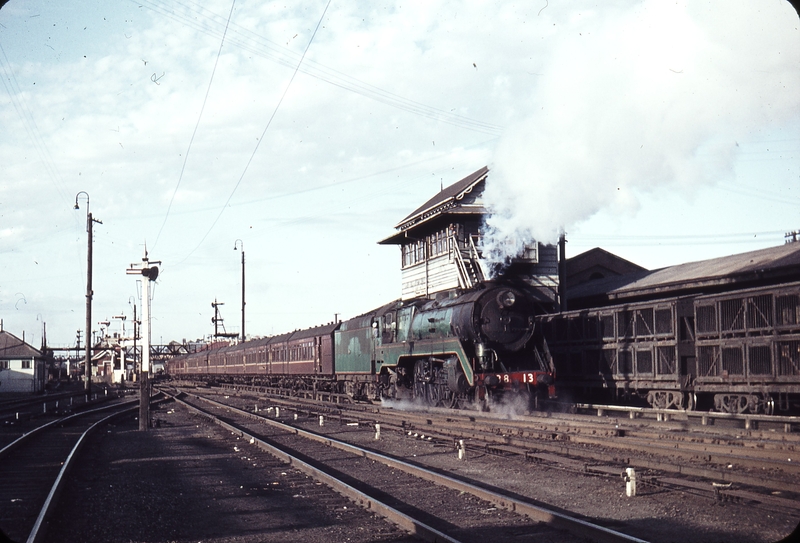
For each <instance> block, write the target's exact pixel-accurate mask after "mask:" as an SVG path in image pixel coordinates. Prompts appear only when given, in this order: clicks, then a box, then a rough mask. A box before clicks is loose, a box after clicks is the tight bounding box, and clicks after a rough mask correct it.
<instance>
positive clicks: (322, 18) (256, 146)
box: [182, 0, 331, 262]
mask: <svg viewBox="0 0 800 543" xmlns="http://www.w3.org/2000/svg"><path fill="white" fill-rule="evenodd" d="M330 5H331V0H328V3H327V4H325V9H324V10H323V11H322V15H321V16H320V18H319V22H317V26H316V28H315V29H314V32H313V33H312V34H311V38H310V39H309V40H308V44H307V45H306V48H305V50H304V51H303V54H302V56H301V57H300V60H299V61H298V63H297V67H296V68H295V70H294V73H292V77H291V78H290V79H289V82H288V83H287V84H286V88H285V89H284V90H283V94H281V97H280V99H279V100H278V103H277V104H276V105H275V108H274V110H273V111H272V115H270V117H269V120H268V121H267V124H266V126H265V127H264V130H263V131H262V132H261V137H259V138H258V139H257V140H256V144H255V147H254V148H253V152H252V153H250V158H249V159H248V160H247V163H246V164H245V166H244V169H243V170H242V174H241V175H240V176H239V179H238V181H236V185H234V187H233V190H232V191H231V193H230V194H229V195H228V199H227V200H226V201H225V203H224V204H223V205H222V207H221V208H220V210H219V213H218V214H217V217H216V218H215V219H214V222H213V223H212V224H211V226H210V227H209V229H208V231H206V233H205V235H203V238H202V239H201V240H200V242H199V243H198V244H197V246H196V247H195V248H194V249H192V251H191V252H190V253H189V254H188V255H186V257H185V258H184V259H183V260H182V262H185V261H186V260H187V259H188V258H189V257H190V256H191V255H192V254H193V253H194V252H195V251H196V250H197V249H199V248H200V246H201V245H202V244H203V242H204V241H205V240H206V238H207V237H208V235H209V234H210V233H211V231H212V230H213V229H214V227H215V226H216V225H217V223H218V222H219V219H220V217H222V214H223V213H224V212H225V208H226V207H228V204H229V203H230V201H231V198H233V195H234V194H235V193H236V190H237V189H238V188H239V185H240V184H241V183H242V179H244V176H245V174H246V173H247V170H248V169H249V167H250V164H251V163H252V162H253V158H254V157H255V156H256V152H258V148H259V146H260V145H261V142H262V141H263V140H264V136H265V135H266V133H267V130H269V127H270V126H271V125H272V121H273V119H275V116H276V115H277V114H278V110H279V109H280V107H281V104H282V103H283V100H284V98H285V97H286V94H287V93H288V92H289V88H290V87H291V86H292V82H293V81H294V78H295V77H296V76H297V73H298V72H299V70H300V66H301V64H302V63H303V59H304V58H305V57H306V53H308V50H309V49H310V48H311V44H312V43H313V42H314V38H315V37H316V35H317V32H318V31H319V27H320V26H321V25H322V21H323V20H324V19H325V14H326V13H327V12H328V7H330Z"/></svg>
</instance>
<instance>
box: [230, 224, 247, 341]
mask: <svg viewBox="0 0 800 543" xmlns="http://www.w3.org/2000/svg"><path fill="white" fill-rule="evenodd" d="M237 243H238V244H239V245H240V246H241V247H242V341H243V342H244V340H245V337H246V336H245V335H244V242H243V241H242V240H240V239H237V240H236V241H234V242H233V250H234V251H235V250H236V244H237Z"/></svg>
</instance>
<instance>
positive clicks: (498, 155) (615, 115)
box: [484, 0, 800, 267]
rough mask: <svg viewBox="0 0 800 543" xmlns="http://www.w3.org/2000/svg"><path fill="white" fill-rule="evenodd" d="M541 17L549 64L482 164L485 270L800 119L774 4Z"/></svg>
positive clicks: (782, 24)
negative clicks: (548, 30)
mask: <svg viewBox="0 0 800 543" xmlns="http://www.w3.org/2000/svg"><path fill="white" fill-rule="evenodd" d="M551 8H552V6H551ZM546 14H548V10H545V11H544V12H542V14H541V16H542V17H545V16H546ZM549 15H550V16H551V17H553V20H551V21H550V22H551V23H552V24H553V25H555V28H558V30H557V31H554V33H553V34H552V35H551V36H549V37H547V38H546V40H543V47H546V48H547V49H548V50H549V51H550V52H551V54H549V55H548V56H547V57H546V60H545V61H544V63H543V65H542V67H541V69H540V70H538V73H539V74H541V76H540V77H538V79H537V80H536V81H537V83H536V84H535V85H534V86H533V87H532V88H531V94H530V97H529V100H528V102H527V104H524V105H522V106H521V107H524V108H525V111H522V112H520V115H519V118H520V119H521V120H520V122H518V123H516V124H515V125H513V126H511V127H509V129H508V130H507V131H506V133H505V134H504V135H503V137H502V138H501V141H500V142H499V144H498V146H497V148H496V150H495V156H494V163H493V164H492V165H491V166H490V168H491V173H490V182H489V183H487V187H486V192H485V194H484V198H485V201H486V204H487V206H488V208H489V210H490V211H491V216H490V218H489V219H488V220H487V224H486V236H485V240H484V255H486V257H487V259H488V260H489V264H490V266H492V267H496V265H497V264H498V263H502V262H504V261H506V260H507V259H508V258H510V257H513V256H516V254H517V253H518V252H519V251H520V249H521V247H522V245H523V243H525V242H529V241H530V240H531V239H537V240H539V241H542V242H547V243H553V242H555V241H556V240H557V238H558V234H559V231H560V230H561V229H562V228H563V229H566V230H569V228H570V227H571V226H574V225H576V224H578V223H580V222H581V221H584V220H586V219H588V218H590V217H591V216H592V215H594V214H595V213H597V212H598V211H600V210H603V209H606V210H609V211H612V212H616V213H632V212H635V211H636V209H637V208H638V205H639V200H638V199H639V196H640V195H642V194H643V193H646V192H648V191H652V190H655V189H657V188H671V189H675V190H678V191H680V192H682V193H685V194H687V195H688V194H691V192H692V191H693V189H694V188H696V187H697V186H698V185H700V184H710V183H714V182H716V181H718V180H720V179H723V178H725V177H727V176H730V175H731V173H732V167H733V161H734V159H735V158H736V149H737V143H736V142H737V140H738V141H747V140H748V139H750V138H752V137H753V135H754V134H755V133H757V132H758V131H759V130H760V129H763V128H764V127H766V126H769V125H770V124H773V123H779V122H781V121H784V122H785V121H786V120H787V119H793V120H794V121H796V120H797V116H798V114H800V32H798V16H797V13H796V12H795V11H794V9H793V8H792V7H791V5H790V4H789V3H788V2H770V1H751V0H740V1H733V2H732V1H729V0H715V1H712V2H703V3H702V5H701V3H700V2H678V3H673V2H663V1H645V2H641V3H640V2H635V3H634V2H630V7H629V8H628V9H627V10H625V11H623V10H621V9H620V8H619V6H617V7H611V5H609V7H606V5H603V7H601V8H598V9H597V11H596V12H583V13H581V14H580V15H579V16H578V15H577V14H575V13H572V16H573V17H572V18H571V19H570V20H556V18H557V17H559V14H558V13H557V12H556V10H552V9H551V10H549ZM531 54H532V55H535V54H536V52H534V51H532V52H531Z"/></svg>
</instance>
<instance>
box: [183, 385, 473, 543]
mask: <svg viewBox="0 0 800 543" xmlns="http://www.w3.org/2000/svg"><path fill="white" fill-rule="evenodd" d="M172 397H173V398H174V400H175V401H176V402H179V403H180V404H182V405H184V406H186V407H187V408H188V409H189V410H191V411H193V412H195V413H197V414H199V415H202V416H204V417H207V418H208V419H210V420H211V421H213V422H214V423H215V424H218V425H220V426H221V427H223V428H225V429H226V430H228V431H229V432H232V433H234V434H236V435H239V436H241V437H244V438H248V439H250V441H251V442H252V443H253V444H255V445H257V446H258V447H259V448H260V449H262V450H264V451H267V452H268V453H269V454H271V455H273V456H275V457H277V458H279V459H281V460H283V461H284V462H286V463H287V464H289V465H291V466H293V467H295V468H296V469H298V470H300V471H302V472H303V473H305V474H307V475H309V476H311V477H313V478H315V479H317V480H319V481H321V482H323V483H325V484H326V485H328V486H329V487H331V488H333V489H334V490H336V491H337V492H339V493H340V494H342V495H343V496H345V497H347V498H349V499H350V500H352V501H353V502H354V503H356V504H357V505H359V506H361V507H363V508H365V509H368V510H370V511H373V512H374V513H376V514H378V515H380V516H382V517H384V518H386V519H388V520H389V521H391V522H393V523H394V524H396V525H398V526H400V527H401V528H403V529H404V530H406V531H407V532H409V533H411V534H413V535H415V536H417V537H419V538H421V539H423V540H425V541H429V542H431V543H460V542H459V540H457V539H454V538H452V537H450V536H449V535H447V534H445V533H443V532H440V531H439V530H436V529H435V528H433V527H431V526H428V525H427V524H425V523H423V522H421V521H419V520H417V519H415V518H413V517H411V516H409V515H406V514H405V513H402V512H400V511H398V510H397V509H394V508H393V507H391V506H389V505H387V504H385V503H383V502H381V501H379V500H377V499H375V498H373V497H372V496H370V495H368V494H366V493H364V492H362V491H360V490H358V489H356V488H354V487H352V486H350V485H348V484H347V483H344V482H343V481H340V480H339V479H337V478H335V477H333V476H332V475H329V474H327V473H325V472H324V471H321V470H319V469H317V468H315V467H313V466H311V465H310V464H308V463H306V462H304V461H302V460H300V459H299V458H296V457H294V456H292V455H291V454H289V453H287V452H285V451H283V450H281V449H279V448H277V447H275V446H274V445H271V444H269V443H267V442H266V441H263V440H262V439H259V438H258V437H257V436H254V435H252V434H250V433H249V432H247V431H246V430H244V429H242V428H239V427H237V426H235V425H232V424H229V423H227V422H225V421H223V420H220V419H219V418H218V417H216V416H214V415H213V414H212V413H209V412H207V411H204V410H202V409H200V408H199V407H196V406H194V405H192V404H190V403H188V402H185V401H183V400H181V399H180V398H178V397H177V395H174V396H172ZM195 397H196V398H198V399H201V400H204V399H203V398H200V397H199V396H195ZM204 401H205V400H204ZM220 405H222V406H223V407H225V408H228V409H231V408H230V406H225V405H224V404H220ZM233 409H235V408H233ZM243 413H246V412H243ZM259 420H260V419H259Z"/></svg>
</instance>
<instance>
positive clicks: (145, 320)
mask: <svg viewBox="0 0 800 543" xmlns="http://www.w3.org/2000/svg"><path fill="white" fill-rule="evenodd" d="M151 264H161V262H160V261H153V262H150V260H149V259H148V258H147V249H146V248H145V250H144V257H143V258H142V264H131V267H130V268H128V270H127V271H126V273H127V274H128V275H142V276H143V277H144V280H143V281H142V324H144V331H143V333H142V372H141V381H140V383H139V394H140V396H139V431H147V429H148V428H149V427H150V388H151V383H150V377H149V373H150V281H155V280H156V278H157V277H158V266H155V265H152V266H151ZM137 266H141V267H137ZM134 320H135V319H134Z"/></svg>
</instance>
